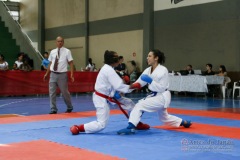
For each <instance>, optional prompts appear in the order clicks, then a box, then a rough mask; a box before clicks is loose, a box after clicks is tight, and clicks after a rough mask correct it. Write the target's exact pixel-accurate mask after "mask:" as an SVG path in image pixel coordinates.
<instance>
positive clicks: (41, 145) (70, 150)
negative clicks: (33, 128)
mask: <svg viewBox="0 0 240 160" xmlns="http://www.w3.org/2000/svg"><path fill="white" fill-rule="evenodd" d="M0 159H1V160H72V159H76V160H119V159H120V158H118V157H114V156H110V155H105V154H102V153H96V152H93V151H89V150H86V149H80V148H76V147H72V146H67V145H62V144H59V143H54V142H50V141H46V140H36V141H31V142H21V143H12V144H8V145H5V146H0Z"/></svg>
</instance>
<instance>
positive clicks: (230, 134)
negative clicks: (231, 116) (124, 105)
mask: <svg viewBox="0 0 240 160" xmlns="http://www.w3.org/2000/svg"><path fill="white" fill-rule="evenodd" d="M153 128H158V129H164V130H171V131H177V132H186V133H194V134H203V135H208V136H217V137H223V138H233V139H239V140H240V128H237V127H227V126H216V125H211V124H202V123H193V125H192V126H191V127H190V128H184V127H179V128H174V127H170V126H154V127H153Z"/></svg>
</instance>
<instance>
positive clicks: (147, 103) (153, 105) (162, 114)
mask: <svg viewBox="0 0 240 160" xmlns="http://www.w3.org/2000/svg"><path fill="white" fill-rule="evenodd" d="M147 62H148V65H149V66H150V67H148V68H147V69H145V70H144V72H143V73H142V74H141V76H140V77H139V79H138V80H137V81H136V82H135V83H140V85H141V87H143V86H145V85H147V84H148V88H149V89H150V90H151V91H152V94H150V95H149V96H147V97H146V98H143V99H141V100H139V102H138V103H137V104H136V105H135V107H134V108H133V110H132V111H131V113H130V117H129V122H128V127H127V128H124V129H121V130H119V131H118V132H117V133H118V134H120V135H124V134H134V133H135V129H136V126H137V124H138V123H139V121H140V119H141V116H142V114H143V112H157V113H158V116H159V119H160V120H161V121H162V122H164V123H165V124H166V125H169V126H173V127H179V126H183V127H185V128H188V127H190V126H191V124H192V123H191V121H186V120H183V119H181V118H179V117H176V116H174V115H170V114H168V112H167V108H168V107H169V104H170V101H171V94H170V92H169V91H168V87H169V80H168V70H167V68H166V67H164V66H163V65H162V64H163V63H164V62H165V56H164V53H163V52H161V51H159V50H151V51H150V52H149V53H148V57H147Z"/></svg>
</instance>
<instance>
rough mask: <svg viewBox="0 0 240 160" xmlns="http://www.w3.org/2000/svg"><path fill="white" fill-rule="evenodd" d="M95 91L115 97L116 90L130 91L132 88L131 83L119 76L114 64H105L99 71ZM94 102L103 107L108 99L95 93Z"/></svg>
mask: <svg viewBox="0 0 240 160" xmlns="http://www.w3.org/2000/svg"><path fill="white" fill-rule="evenodd" d="M95 91H97V92H100V93H102V94H104V95H107V96H109V97H113V96H114V93H115V92H116V91H120V92H122V93H128V92H131V91H132V90H130V89H129V85H126V84H124V83H123V80H122V79H121V78H120V77H119V75H118V74H117V73H116V71H115V70H114V68H113V67H112V66H110V65H108V64H105V65H104V66H103V67H102V68H101V70H100V72H99V73H98V76H97V79H96V83H95ZM93 102H94V105H95V107H103V106H104V105H105V103H106V99H105V98H102V97H100V96H98V95H96V94H95V93H94V94H93Z"/></svg>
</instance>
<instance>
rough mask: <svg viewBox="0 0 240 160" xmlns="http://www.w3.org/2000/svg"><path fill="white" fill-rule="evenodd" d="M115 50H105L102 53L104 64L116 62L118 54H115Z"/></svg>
mask: <svg viewBox="0 0 240 160" xmlns="http://www.w3.org/2000/svg"><path fill="white" fill-rule="evenodd" d="M116 53H117V52H115V51H109V50H106V51H105V53H104V63H105V64H109V65H110V64H114V63H117V62H118V56H116V55H115V54H116Z"/></svg>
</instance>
